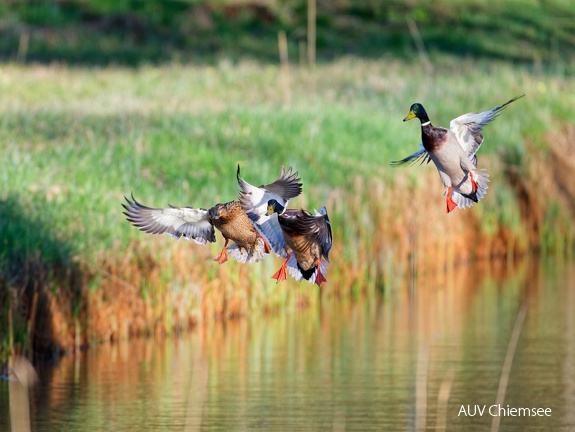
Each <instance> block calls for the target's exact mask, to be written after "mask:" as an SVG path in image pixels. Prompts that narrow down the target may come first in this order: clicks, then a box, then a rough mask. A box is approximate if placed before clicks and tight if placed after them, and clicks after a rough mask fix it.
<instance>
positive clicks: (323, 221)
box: [283, 207, 332, 262]
mask: <svg viewBox="0 0 575 432" xmlns="http://www.w3.org/2000/svg"><path fill="white" fill-rule="evenodd" d="M290 212H292V213H291V214H288V217H289V223H287V224H284V225H283V226H284V229H285V230H286V233H291V232H293V233H295V234H301V235H303V236H304V237H305V239H306V241H307V242H308V243H309V244H313V243H315V244H317V245H318V246H319V247H320V251H321V254H322V256H323V258H325V260H326V261H327V262H329V253H330V251H331V245H332V234H331V222H330V221H329V217H328V215H327V210H326V208H325V207H322V208H321V209H320V211H319V212H318V211H316V212H315V213H314V214H311V213H310V212H308V211H307V210H290Z"/></svg>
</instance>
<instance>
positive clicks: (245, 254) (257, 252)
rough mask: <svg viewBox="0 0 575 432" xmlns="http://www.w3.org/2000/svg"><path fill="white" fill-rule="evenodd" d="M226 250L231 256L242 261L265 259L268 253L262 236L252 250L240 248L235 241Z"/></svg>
mask: <svg viewBox="0 0 575 432" xmlns="http://www.w3.org/2000/svg"><path fill="white" fill-rule="evenodd" d="M226 250H227V251H228V254H229V256H230V257H232V258H233V259H235V260H236V261H237V262H240V263H257V262H260V261H261V260H263V259H264V258H265V256H266V255H267V254H266V251H265V245H264V240H263V239H262V238H261V237H258V239H257V242H256V245H255V247H254V249H253V250H252V251H248V250H247V249H245V248H240V247H238V245H237V244H235V243H232V244H231V245H229V246H228V247H227V248H226Z"/></svg>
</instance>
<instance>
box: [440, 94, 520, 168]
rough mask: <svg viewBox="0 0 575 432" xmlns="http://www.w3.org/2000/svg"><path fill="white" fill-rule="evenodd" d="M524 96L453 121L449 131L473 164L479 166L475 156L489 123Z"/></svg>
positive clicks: (464, 115)
mask: <svg viewBox="0 0 575 432" xmlns="http://www.w3.org/2000/svg"><path fill="white" fill-rule="evenodd" d="M523 96H525V95H521V96H517V97H514V98H513V99H511V100H510V101H508V102H506V103H504V104H503V105H499V106H496V107H495V108H492V109H490V110H489V111H484V112H481V113H473V112H472V113H467V114H463V115H461V116H459V117H457V118H454V119H453V120H451V122H450V123H449V129H451V132H453V133H454V134H455V136H456V137H457V140H458V141H459V143H460V144H461V147H463V150H465V153H467V156H468V157H469V160H471V162H473V165H475V166H477V158H476V156H475V154H476V153H477V150H479V147H480V146H481V143H483V135H482V134H481V131H482V129H483V128H484V127H485V126H486V125H487V124H488V123H490V122H492V121H493V120H495V119H496V118H497V117H498V116H499V114H501V111H503V109H504V108H505V107H506V106H507V105H509V104H510V103H512V102H515V101H516V100H517V99H520V98H522V97H523Z"/></svg>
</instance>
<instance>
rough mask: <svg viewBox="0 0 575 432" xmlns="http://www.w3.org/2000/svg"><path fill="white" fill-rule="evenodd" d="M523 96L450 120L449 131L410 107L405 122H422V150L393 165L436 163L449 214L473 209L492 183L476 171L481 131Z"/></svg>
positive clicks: (415, 105)
mask: <svg viewBox="0 0 575 432" xmlns="http://www.w3.org/2000/svg"><path fill="white" fill-rule="evenodd" d="M523 96H525V95H521V96H518V97H515V98H513V99H511V100H510V101H508V102H506V103H504V104H503V105H500V106H496V107H495V108H493V109H491V110H489V111H484V112H481V113H467V114H463V115H462V116H459V117H457V118H455V119H453V120H451V123H450V124H449V129H446V128H442V127H434V126H433V125H432V124H431V121H430V120H429V116H428V115H427V112H426V111H425V108H423V106H422V105H421V104H419V103H415V104H413V105H411V108H410V110H409V114H408V115H407V117H405V118H404V119H403V121H408V120H411V119H414V118H418V119H419V120H420V122H421V141H422V148H421V149H419V150H418V151H417V152H415V153H413V154H412V155H410V156H408V157H406V158H405V159H402V160H400V161H394V162H392V163H391V164H392V165H393V166H399V165H403V164H406V163H407V164H409V163H414V162H417V161H419V162H420V163H423V162H428V163H429V161H433V163H434V164H435V166H436V167H437V171H438V172H439V177H440V178H441V181H442V183H443V185H444V186H445V187H446V188H447V191H446V194H445V201H446V205H447V213H449V212H451V211H453V210H454V209H455V208H457V207H460V208H466V207H471V206H472V205H473V203H476V202H478V201H479V200H480V199H481V198H483V196H485V194H486V193H487V187H488V186H487V183H488V182H489V175H488V174H487V172H486V171H485V170H477V156H476V155H475V154H476V153H477V150H478V149H479V147H480V146H481V143H483V135H482V134H481V130H482V129H483V127H484V126H486V125H487V124H488V123H490V122H491V121H493V120H495V118H497V116H498V115H499V114H500V113H501V111H502V110H503V109H504V108H505V107H506V106H507V105H509V104H510V103H511V102H514V101H516V100H517V99H519V98H521V97H523Z"/></svg>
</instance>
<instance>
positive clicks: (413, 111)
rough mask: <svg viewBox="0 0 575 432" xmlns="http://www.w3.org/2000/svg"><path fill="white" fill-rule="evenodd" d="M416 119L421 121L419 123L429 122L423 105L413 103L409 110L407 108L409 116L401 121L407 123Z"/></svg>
mask: <svg viewBox="0 0 575 432" xmlns="http://www.w3.org/2000/svg"><path fill="white" fill-rule="evenodd" d="M416 117H417V118H418V119H419V120H421V123H424V122H427V121H429V117H428V116H427V112H425V108H423V105H421V104H420V103H414V104H413V105H411V108H409V114H407V117H405V118H404V119H403V121H408V120H411V119H414V118H416Z"/></svg>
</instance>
